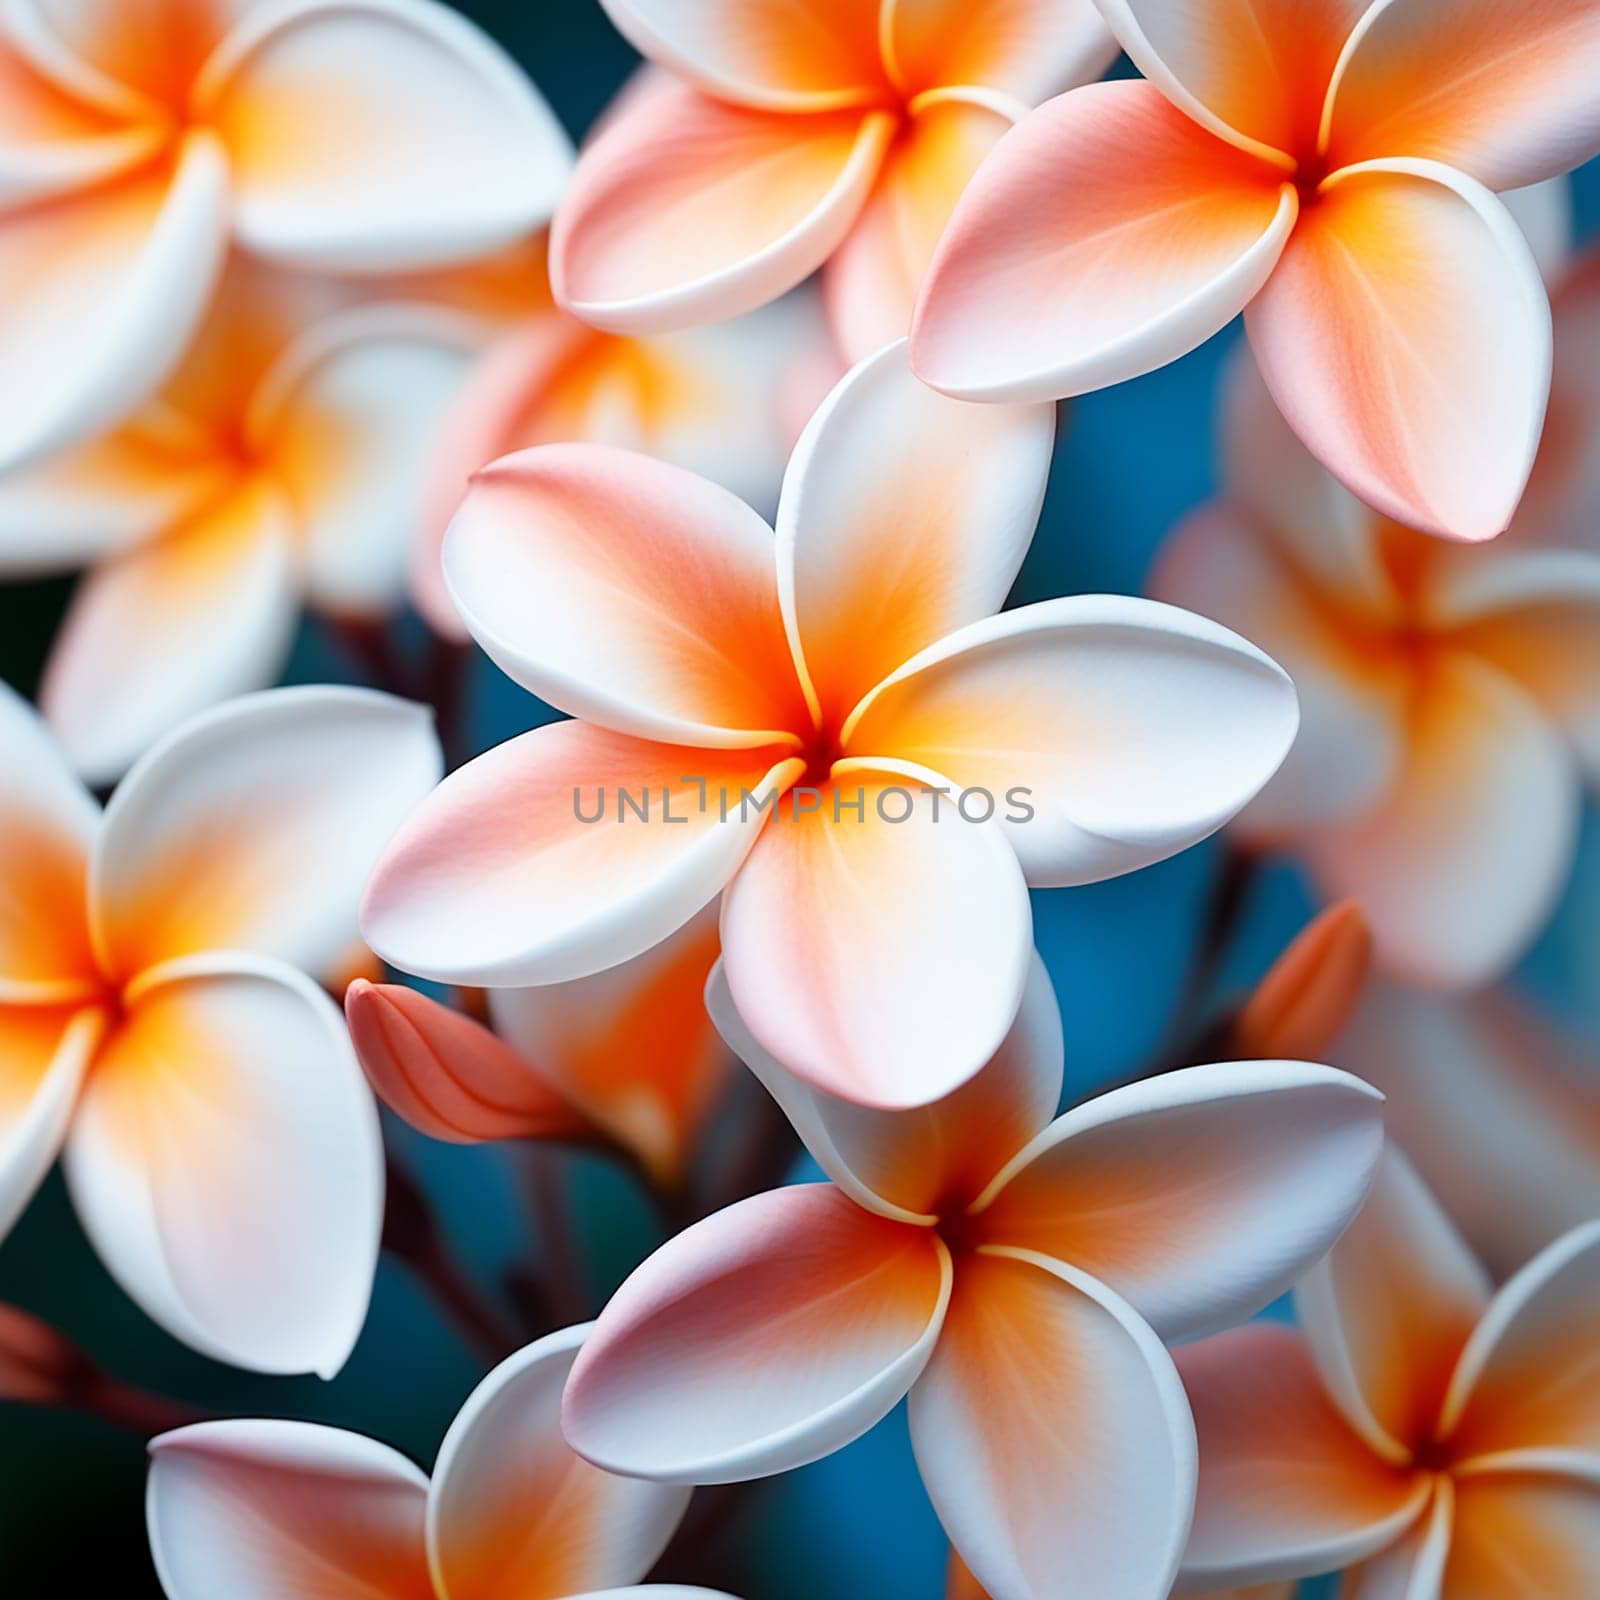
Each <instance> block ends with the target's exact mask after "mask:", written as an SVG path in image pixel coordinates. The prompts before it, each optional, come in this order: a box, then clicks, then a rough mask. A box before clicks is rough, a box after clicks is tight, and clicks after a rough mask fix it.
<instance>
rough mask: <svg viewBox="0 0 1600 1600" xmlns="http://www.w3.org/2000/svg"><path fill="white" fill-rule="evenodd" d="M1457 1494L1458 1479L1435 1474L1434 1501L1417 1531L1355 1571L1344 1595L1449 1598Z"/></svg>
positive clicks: (1388, 1599)
mask: <svg viewBox="0 0 1600 1600" xmlns="http://www.w3.org/2000/svg"><path fill="white" fill-rule="evenodd" d="M1455 1499H1456V1497H1455V1488H1454V1483H1453V1480H1452V1479H1450V1478H1447V1477H1441V1478H1437V1479H1435V1481H1434V1486H1433V1500H1432V1503H1431V1504H1430V1505H1429V1506H1428V1508H1427V1510H1426V1511H1425V1512H1424V1514H1423V1515H1422V1516H1421V1517H1419V1518H1418V1519H1417V1521H1416V1523H1415V1524H1414V1525H1413V1527H1412V1529H1411V1531H1410V1532H1409V1533H1408V1534H1407V1535H1406V1536H1405V1537H1404V1538H1403V1539H1399V1540H1397V1541H1396V1542H1395V1543H1394V1544H1392V1545H1390V1546H1389V1547H1388V1549H1386V1550H1382V1551H1380V1552H1379V1553H1378V1554H1377V1555H1375V1556H1374V1557H1373V1558H1372V1559H1371V1560H1370V1561H1367V1562H1365V1563H1363V1564H1362V1565H1361V1566H1359V1567H1356V1568H1355V1569H1354V1570H1353V1571H1352V1572H1350V1573H1349V1574H1348V1575H1347V1576H1346V1578H1345V1581H1344V1586H1343V1588H1342V1590H1341V1600H1444V1597H1445V1590H1444V1588H1443V1584H1444V1569H1445V1562H1446V1560H1447V1559H1448V1558H1449V1554H1450V1541H1451V1537H1452V1535H1453V1533H1454V1531H1455Z"/></svg>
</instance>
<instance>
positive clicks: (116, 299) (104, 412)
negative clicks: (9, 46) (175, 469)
mask: <svg viewBox="0 0 1600 1600" xmlns="http://www.w3.org/2000/svg"><path fill="white" fill-rule="evenodd" d="M227 184H228V179H227V164H226V160H225V158H224V156H223V153H222V151H221V148H220V147H219V146H218V144H217V142H216V140H215V139H213V138H211V137H210V136H209V135H208V134H205V133H194V134H191V135H189V136H188V138H186V139H185V140H184V141H183V144H182V146H181V147H180V149H179V152H178V154H177V155H176V156H175V157H173V158H172V159H171V160H169V161H162V162H158V163H157V164H155V165H154V166H147V167H143V168H141V169H140V170H138V171H137V172H134V173H131V174H129V175H127V176H125V177H123V178H120V179H118V180H117V181H115V182H113V183H109V184H104V185H99V186H96V187H94V188H92V189H90V190H88V191H87V192H85V193H81V194H69V195H64V196H61V197H59V198H56V199H53V200H49V201H46V202H43V203H41V204H38V205H34V206H30V207H28V208H27V209H26V210H24V211H21V212H18V213H16V214H14V215H11V216H8V217H5V218H3V219H0V246H3V248H0V306H3V307H4V314H3V316H0V370H3V371H4V373H5V387H4V392H3V398H0V466H4V467H14V466H16V465H18V464H20V463H21V462H24V461H26V460H29V459H32V458H35V457H38V456H42V455H45V454H46V453H48V452H49V451H52V450H58V449H61V448H63V447H64V446H66V445H70V444H76V443H78V442H79V441H80V440H83V439H87V438H89V437H90V436H92V435H94V434H96V433H99V432H101V431H102V430H104V429H105V428H107V427H108V426H110V425H111V424H113V423H116V422H119V421H120V420H121V419H122V418H123V417H124V416H126V415H127V414H128V412H130V411H132V410H133V408H134V407H135V406H136V405H138V404H139V403H140V402H141V401H142V400H144V399H145V398H146V397H147V396H148V395H149V394H151V392H152V391H154V390H155V389H156V388H157V386H158V385H160V383H161V382H162V381H163V380H164V379H165V378H166V377H167V375H168V373H169V372H170V371H171V370H172V368H173V366H174V365H175V364H176V362H177V360H178V358H179V356H180V355H181V354H182V353H183V349H184V346H185V345H186V344H187V343H188V341H189V339H190V337H191V336H192V335H193V333H194V331H195V327H196V325H197V324H198V322H199V320H200V317H201V315H202V313H203V312H204V310H205V306H206V301H207V298H208V296H209V294H210V292H211V288H212V285H213V283H214V281H215V279H216V276H217V273H218V271H219V270H220V268H221V265H222V258H223V253H224V249H225V246H226V242H227V203H228V198H227V197H228V189H227Z"/></svg>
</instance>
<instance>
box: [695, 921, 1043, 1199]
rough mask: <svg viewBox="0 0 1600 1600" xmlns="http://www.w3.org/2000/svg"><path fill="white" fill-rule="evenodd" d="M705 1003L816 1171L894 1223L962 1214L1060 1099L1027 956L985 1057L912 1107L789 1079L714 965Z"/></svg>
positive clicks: (1036, 964) (1037, 972) (1039, 982)
mask: <svg viewBox="0 0 1600 1600" xmlns="http://www.w3.org/2000/svg"><path fill="white" fill-rule="evenodd" d="M706 1006H707V1008H708V1010H709V1011H710V1013H711V1017H712V1020H713V1021H714V1022H715V1023H716V1025H717V1028H718V1029H719V1030H720V1031H721V1034H722V1037H723V1038H724V1039H726V1040H727V1042H728V1048H729V1049H730V1050H732V1051H733V1052H734V1054H735V1055H737V1056H738V1057H739V1058H740V1059H741V1060H742V1061H743V1062H744V1063H745V1064H746V1065H747V1066H748V1067H749V1068H750V1070H751V1071H752V1072H754V1073H755V1075H756V1076H757V1077H758V1078H759V1079H760V1080H761V1082H762V1083H763V1084H764V1085H765V1086H766V1088H767V1090H768V1092H769V1093H770V1094H771V1095H772V1097H773V1099H775V1100H776V1101H777V1102H778V1104H779V1105H781V1106H782V1107H783V1109H784V1113H785V1115H786V1116H787V1117H788V1118H789V1120H790V1121H791V1122H792V1123H793V1124H794V1126H795V1131H796V1132H797V1133H798V1134H799V1135H800V1137H801V1138H802V1139H803V1140H804V1141H805V1143H806V1147H807V1149H808V1150H810V1152H811V1154H812V1156H813V1157H814V1158H815V1159H816V1161H817V1163H818V1165H819V1166H821V1167H822V1169H823V1171H825V1172H826V1173H827V1174H828V1176H829V1177H830V1178H832V1179H833V1181H834V1182H835V1183H837V1184H838V1185H839V1186H840V1187H841V1188H842V1189H844V1190H845V1192H846V1193H847V1194H849V1195H850V1196H851V1197H852V1198H853V1199H855V1200H856V1201H858V1202H859V1203H860V1204H862V1205H864V1206H867V1207H868V1208H869V1209H871V1210H876V1211H883V1212H885V1213H886V1214H890V1215H894V1216H897V1217H899V1218H900V1219H901V1220H909V1219H922V1220H926V1219H927V1218H928V1217H931V1216H950V1215H953V1214H955V1213H956V1212H959V1211H960V1210H962V1209H963V1208H964V1207H965V1206H966V1205H967V1204H968V1203H969V1202H971V1201H973V1200H975V1199H976V1198H977V1197H978V1195H979V1194H980V1193H981V1192H982V1190H983V1189H984V1188H985V1187H986V1186H987V1184H988V1183H989V1180H990V1179H991V1178H993V1177H994V1175H995V1174H996V1173H997V1172H998V1171H999V1170H1000V1169H1001V1167H1003V1166H1004V1165H1005V1164H1006V1162H1008V1161H1009V1160H1010V1159H1011V1158H1012V1156H1014V1155H1015V1154H1016V1153H1017V1151H1018V1150H1020V1149H1021V1148H1022V1147H1023V1145H1025V1144H1026V1143H1027V1142H1028V1141H1029V1140H1030V1139H1031V1138H1032V1137H1033V1136H1034V1135H1035V1134H1036V1133H1037V1132H1038V1131H1039V1130H1040V1128H1042V1127H1043V1126H1044V1125H1045V1124H1046V1123H1047V1122H1048V1121H1049V1120H1050V1118H1051V1117H1052V1116H1053V1115H1054V1114H1055V1109H1056V1106H1057V1105H1058V1104H1059V1103H1060V1100H1061V1081H1062V1071H1063V1045H1062V1034H1061V1010H1060V1007H1059V1006H1058V1005H1057V1004H1056V997H1055V991H1054V989H1053V988H1052V987H1051V984H1050V976H1049V974H1048V973H1047V972H1046V971H1045V966H1044V962H1043V961H1042V960H1040V958H1039V956H1038V953H1037V952H1035V954H1034V957H1033V965H1032V967H1031V969H1030V971H1029V976H1028V988H1027V991H1026V993H1025V994H1024V995H1023V997H1022V1008H1021V1009H1020V1010H1019V1011H1018V1013H1017V1020H1016V1021H1015V1022H1014V1023H1013V1024H1012V1025H1011V1032H1010V1033H1009V1034H1007V1035H1006V1042H1005V1043H1004V1044H1003V1045H1001V1047H1000V1049H999V1051H998V1052H997V1053H996V1054H995V1056H994V1057H993V1059H991V1060H990V1061H989V1062H988V1064H987V1065H986V1066H985V1067H984V1068H983V1070H982V1071H981V1072H979V1073H978V1075H977V1076H976V1077H975V1078H973V1079H972V1080H971V1081H970V1082H968V1083H965V1084H963V1085H962V1086H961V1088H959V1089H957V1090H956V1091H955V1093H954V1094H950V1095H947V1096H946V1097H945V1098H944V1099H943V1100H940V1101H937V1102H936V1103H935V1104H933V1105H930V1106H924V1107H921V1108H919V1109H917V1110H913V1111H873V1110H870V1109H869V1108H867V1107H865V1106H859V1105H855V1104H853V1103H852V1102H850V1101H848V1100H840V1099H838V1098H837V1097H836V1096H834V1095H831V1094H828V1093H827V1092H826V1091H825V1090H822V1089H814V1088H811V1087H810V1086H809V1085H807V1084H806V1083H804V1082H802V1081H801V1080H800V1079H799V1078H797V1077H795V1075H794V1074H793V1073H792V1072H790V1071H789V1070H788V1069H787V1068H786V1067H785V1066H784V1065H783V1064H782V1063H781V1062H780V1061H778V1060H776V1059H775V1058H774V1057H773V1056H772V1055H771V1054H770V1053H769V1052H767V1051H766V1050H764V1049H762V1047H761V1046H760V1045H759V1044H758V1043H757V1042H756V1040H755V1038H754V1036H753V1035H752V1034H751V1032H750V1030H749V1028H747V1027H746V1026H745V1023H744V1019H743V1018H742V1017H740V1015H739V1013H738V1011H737V1010H736V1009H735V1007H734V1004H733V997H732V995H730V994H729V992H728V983H727V978H726V976H725V975H724V973H723V972H722V969H721V967H720V966H719V967H718V968H717V969H716V971H714V972H713V973H712V976H711V982H710V983H709V984H708V985H707V988H706Z"/></svg>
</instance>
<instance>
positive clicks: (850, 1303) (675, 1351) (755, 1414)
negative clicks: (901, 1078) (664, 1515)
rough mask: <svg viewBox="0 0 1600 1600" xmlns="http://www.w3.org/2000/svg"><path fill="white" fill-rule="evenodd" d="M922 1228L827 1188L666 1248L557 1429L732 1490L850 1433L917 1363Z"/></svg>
mask: <svg viewBox="0 0 1600 1600" xmlns="http://www.w3.org/2000/svg"><path fill="white" fill-rule="evenodd" d="M950 1275H951V1274H950V1254H949V1252H948V1250H946V1248H945V1246H944V1244H943V1242H942V1241H941V1240H940V1239H939V1237H938V1235H937V1234H935V1233H934V1232H933V1231H932V1230H931V1229H928V1228H915V1227H909V1226H906V1225H905V1224H902V1223H898V1222H891V1221H889V1220H887V1219H886V1218H884V1217H879V1216H875V1215H873V1214H872V1213H871V1212H869V1211H864V1210H863V1209H862V1208H861V1207H860V1206H858V1205H856V1204H855V1202H854V1201H852V1200H849V1199H847V1198H846V1197H845V1196H844V1195H842V1194H841V1193H840V1192H839V1191H838V1190H837V1189H835V1188H834V1187H833V1185H832V1184H803V1185H800V1186H798V1187H796V1188H790V1189H775V1190H773V1191H771V1192H770V1193H768V1194H762V1195H757V1196H755V1198H753V1199H750V1200H744V1201H741V1202H740V1203H739V1204H738V1205H735V1206H730V1207H729V1208H728V1209H727V1210H726V1211H720V1212H718V1213H717V1214H716V1215H715V1216H712V1217H708V1218H707V1219H706V1220H705V1221H704V1222H699V1223H696V1224H695V1225H694V1226H693V1227H692V1228H690V1229H688V1231H687V1232H684V1233H680V1234H679V1235H678V1236H677V1237H676V1238H675V1239H672V1240H670V1241H668V1243H667V1244H665V1245H663V1246H662V1248H661V1249H660V1250H658V1251H657V1252H656V1253H655V1254H654V1255H653V1256H651V1257H650V1259H649V1260H648V1261H646V1262H645V1264H644V1265H643V1266H642V1267H640V1268H639V1269H638V1270H637V1271H636V1272H635V1273H634V1274H633V1275H632V1277H630V1278H629V1279H628V1280H627V1282H626V1283H624V1284H623V1286H622V1287H621V1288H620V1289H619V1290H618V1291H617V1293H616V1294H615V1296H613V1298H612V1300H611V1303H610V1305H608V1306H607V1307H606V1309H605V1311H604V1312H602V1313H601V1316H600V1320H599V1321H598V1322H597V1323H596V1324H595V1326H594V1331H593V1332H592V1333H591V1334H590V1335H589V1338H588V1340H587V1341H586V1343H585V1344H584V1347H583V1351H582V1353H581V1354H580V1355H579V1357H578V1360H577V1363H576V1365H575V1366H574V1367H573V1371H572V1378H571V1380H570V1382H569V1383H568V1385H567V1393H566V1403H565V1407H564V1410H563V1422H564V1425H565V1428H566V1434H567V1439H568V1441H569V1442H570V1443H571V1444H572V1446H573V1448H574V1449H576V1450H578V1451H579V1452H580V1453H581V1454H583V1455H584V1456H587V1457H588V1458H589V1459H590V1460H591V1461H593V1462H594V1463H595V1464H596V1465H597V1466H603V1467H607V1468H609V1469H610V1470H612V1471H614V1472H624V1473H627V1474H628V1475H629V1476H633V1477H645V1478H652V1479H655V1480H657V1481H660V1482H667V1483H731V1482H737V1481H739V1480H742V1479H745V1478H757V1477H765V1476H767V1475H769V1474H771V1473H775V1472H784V1471H787V1470H788V1469H789V1468H791V1467H798V1466H801V1465H803V1464H805V1463H806V1462H808V1461H815V1460H818V1459H819V1458H820V1457H822V1456H825V1455H828V1454H830V1453H831V1452H832V1451H834V1450H837V1449H839V1448H840V1447H841V1446H843V1445H845V1444H848V1443H849V1442H850V1441H851V1440H852V1439H854V1438H856V1437H857V1436H858V1435H859V1434H862V1433H865V1432H866V1430H867V1429H868V1428H870V1427H871V1426H872V1425H873V1424H874V1423H875V1422H877V1421H879V1419H880V1418H882V1417H884V1416H885V1415H887V1414H888V1412H889V1411H890V1410H891V1409H892V1408H893V1407H894V1406H895V1405H896V1404H897V1403H898V1402H899V1400H900V1399H901V1398H902V1397H903V1396H904V1394H905V1392H906V1390H907V1389H908V1388H909V1387H910V1386H911V1384H912V1383H913V1382H914V1381H915V1379H916V1377H917V1375H918V1374H919V1373H920V1372H921V1371H922V1369H923V1367H924V1366H925V1365H926V1364H927V1361H928V1357H929V1354H930V1352H931V1351H932V1349H933V1346H934V1343H935V1341H936V1340H937V1338H938V1337H939V1329H940V1326H941V1324H942V1323H943V1321H944V1313H945V1306H946V1303H947V1302H948V1300H949V1295H950Z"/></svg>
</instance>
